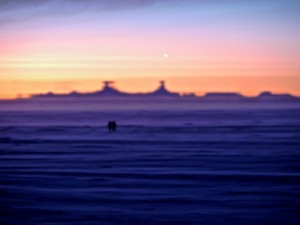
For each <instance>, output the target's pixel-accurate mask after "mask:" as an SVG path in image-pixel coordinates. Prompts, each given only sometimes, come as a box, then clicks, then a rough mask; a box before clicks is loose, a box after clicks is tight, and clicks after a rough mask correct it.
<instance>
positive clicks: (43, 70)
mask: <svg viewBox="0 0 300 225" xmlns="http://www.w3.org/2000/svg"><path fill="white" fill-rule="evenodd" d="M299 21H300V1H299V0H251V1H250V0H184V1H183V0H22V1H17V0H1V1H0V98H2V99H3V98H15V97H16V96H18V95H19V94H21V95H23V96H28V95H29V94H33V93H41V92H43V93H44V92H48V91H53V92H58V93H65V92H70V91H73V90H77V91H82V92H84V91H93V90H97V89H100V88H101V86H102V84H101V82H102V81H103V80H115V81H116V86H117V87H118V88H119V89H122V90H124V91H128V92H136V91H150V90H153V89H155V88H156V87H157V85H158V81H159V80H161V79H164V80H166V81H167V87H168V88H169V89H171V90H173V91H179V92H196V93H198V94H203V93H204V92H209V91H221V92H223V91H238V92H241V93H243V94H245V95H255V94H257V93H259V92H260V91H264V90H270V91H273V92H276V93H283V92H290V93H292V94H294V95H299V96H300V43H299V40H300V26H299Z"/></svg>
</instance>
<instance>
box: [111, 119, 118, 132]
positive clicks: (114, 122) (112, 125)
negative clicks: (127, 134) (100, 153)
mask: <svg viewBox="0 0 300 225" xmlns="http://www.w3.org/2000/svg"><path fill="white" fill-rule="evenodd" d="M111 128H112V130H113V131H115V130H116V129H117V123H116V121H114V120H113V121H112V122H111Z"/></svg>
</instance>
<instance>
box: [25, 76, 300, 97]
mask: <svg viewBox="0 0 300 225" xmlns="http://www.w3.org/2000/svg"><path fill="white" fill-rule="evenodd" d="M113 83H114V82H113V81H104V82H103V84H104V86H103V88H102V90H99V91H96V92H90V93H79V92H76V91H73V92H71V93H68V94H56V93H52V92H48V93H45V94H36V95H32V96H31V99H49V98H50V99H52V98H63V99H64V98H83V97H101V98H110V97H127V98H132V97H140V98H166V97H168V98H197V99H202V100H237V101H238V100H245V99H248V100H269V101H270V100H271V101H274V100H280V101H291V100H298V101H299V100H300V98H299V97H296V96H293V95H290V94H273V93H271V92H269V91H265V92H262V93H260V94H259V95H258V96H256V97H245V96H243V95H241V94H240V93H235V92H211V93H206V94H205V95H204V96H196V94H194V93H189V94H179V93H177V92H171V91H169V90H167V88H166V86H165V81H160V86H159V87H158V88H157V89H156V90H154V91H153V92H147V93H127V92H122V91H119V90H118V89H116V88H115V87H113V86H112V85H113Z"/></svg>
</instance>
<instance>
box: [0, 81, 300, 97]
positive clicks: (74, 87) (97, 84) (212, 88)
mask: <svg viewBox="0 0 300 225" xmlns="http://www.w3.org/2000/svg"><path fill="white" fill-rule="evenodd" d="M113 80H115V81H116V83H115V87H116V88H117V89H119V90H121V91H124V92H132V93H136V92H150V91H153V90H155V89H156V88H157V87H158V84H159V83H158V81H159V80H160V79H158V78H156V77H145V78H136V77H131V78H117V79H113ZM165 80H166V86H167V88H168V89H169V90H170V91H176V92H179V93H191V92H193V93H196V94H197V95H203V94H205V93H207V92H239V93H241V94H243V95H245V96H256V95H258V94H259V93H260V92H262V91H271V92H273V93H290V94H293V95H295V96H300V90H299V79H298V77H296V76H291V77H288V78H287V77H269V76H264V77H249V76H248V77H236V76H225V77H224V76H214V77H211V76H202V77H185V78H184V77H166V78H165ZM101 88H102V79H101V80H100V79H75V80H74V79H73V80H53V79H52V80H14V81H9V80H0V90H1V91H0V99H15V98H17V97H23V98H24V97H25V98H26V97H29V96H30V95H31V94H38V93H47V92H50V91H51V92H54V93H69V92H72V91H78V92H82V93H86V92H93V91H97V90H100V89H101ZM287 89H289V90H290V91H286V90H287Z"/></svg>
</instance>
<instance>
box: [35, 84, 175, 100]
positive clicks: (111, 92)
mask: <svg viewBox="0 0 300 225" xmlns="http://www.w3.org/2000/svg"><path fill="white" fill-rule="evenodd" d="M103 84H104V86H103V88H102V90H100V91H96V92H91V93H78V92H76V91H73V92H71V93H69V94H54V93H52V92H49V93H46V94H37V95H32V96H31V97H32V98H54V97H179V96H180V94H179V93H176V92H170V91H168V90H167V89H166V86H165V81H160V86H159V87H158V88H157V89H156V90H155V91H153V92H148V93H127V92H122V91H119V90H118V89H116V88H115V87H113V86H112V85H113V84H114V82H113V81H103Z"/></svg>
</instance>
